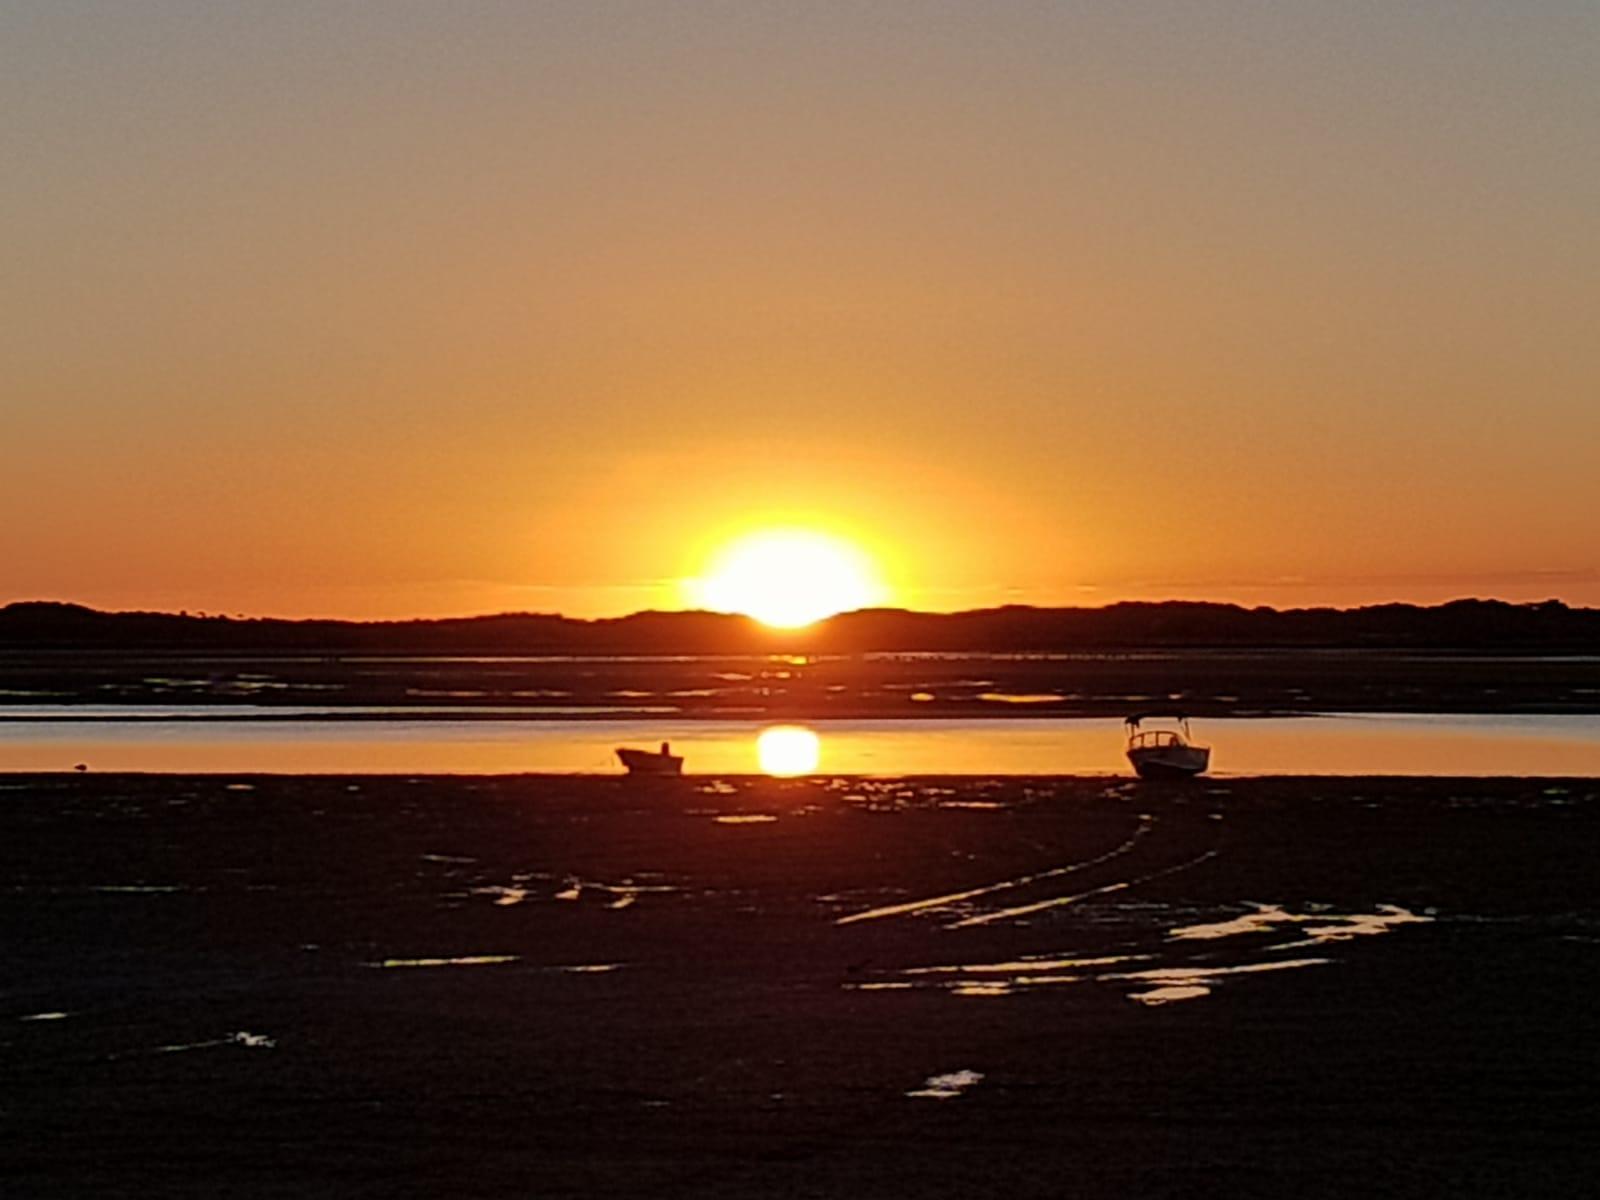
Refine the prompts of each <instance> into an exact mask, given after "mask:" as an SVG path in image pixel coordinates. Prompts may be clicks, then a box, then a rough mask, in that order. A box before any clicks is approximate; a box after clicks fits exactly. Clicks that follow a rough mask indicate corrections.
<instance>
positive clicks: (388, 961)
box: [361, 954, 522, 970]
mask: <svg viewBox="0 0 1600 1200" xmlns="http://www.w3.org/2000/svg"><path fill="white" fill-rule="evenodd" d="M521 958H522V956H521V955H520V954H464V955H460V956H458V957H456V958H385V959H383V960H382V961H380V962H369V963H362V964H361V965H362V966H364V967H379V968H382V969H385V970H387V969H389V968H392V967H492V966H497V965H499V964H500V963H514V962H518V961H520V960H521Z"/></svg>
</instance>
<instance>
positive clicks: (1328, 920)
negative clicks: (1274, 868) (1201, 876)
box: [1167, 903, 1433, 950]
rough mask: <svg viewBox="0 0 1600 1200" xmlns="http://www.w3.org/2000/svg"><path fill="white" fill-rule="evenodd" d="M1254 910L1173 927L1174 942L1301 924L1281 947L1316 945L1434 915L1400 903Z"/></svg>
mask: <svg viewBox="0 0 1600 1200" xmlns="http://www.w3.org/2000/svg"><path fill="white" fill-rule="evenodd" d="M1251 907H1252V908H1253V909H1254V910H1255V911H1254V912H1248V913H1243V914H1241V915H1240V916H1237V917H1232V918H1230V919H1228V920H1226V921H1213V922H1209V923H1206V924H1201V925H1184V926H1181V927H1179V928H1177V929H1173V930H1170V931H1169V932H1168V933H1167V937H1168V939H1169V940H1171V941H1214V940H1216V939H1219V938H1228V937H1242V936H1247V935H1249V934H1258V933H1272V932H1275V931H1276V930H1277V929H1278V928H1280V927H1281V926H1286V925H1287V926H1301V927H1302V928H1301V929H1300V933H1301V934H1302V935H1303V936H1302V937H1301V938H1300V939H1298V940H1296V941H1293V942H1285V943H1283V944H1281V945H1279V946H1278V947H1276V948H1277V949H1280V950H1282V949H1288V948H1289V947H1293V946H1314V945H1322V944H1324V943H1326V942H1341V941H1346V940H1348V939H1350V938H1355V937H1371V936H1374V935H1376V934H1383V933H1388V932H1389V930H1391V929H1393V928H1394V927H1395V926H1397V925H1426V924H1428V923H1430V922H1431V921H1432V920H1433V918H1432V917H1428V916H1423V915H1420V914H1418V913H1414V912H1412V911H1410V910H1409V909H1405V908H1401V907H1400V906H1399V905H1397V904H1380V905H1378V906H1377V910H1376V911H1375V912H1370V913H1334V912H1306V913H1292V912H1289V911H1288V910H1287V909H1285V908H1283V907H1282V906H1281V905H1277V904H1257V903H1252V904H1251Z"/></svg>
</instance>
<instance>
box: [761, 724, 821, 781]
mask: <svg viewBox="0 0 1600 1200" xmlns="http://www.w3.org/2000/svg"><path fill="white" fill-rule="evenodd" d="M821 759H822V742H821V740H820V739H819V738H818V737H817V735H816V734H815V733H813V732H812V731H811V730H809V729H807V728H806V727H805V726H804V725H774V726H772V727H771V728H768V729H763V730H762V731H761V733H760V734H759V735H758V736H757V737H756V761H758V762H759V763H760V764H761V769H762V770H763V771H765V772H766V773H767V774H768V775H776V776H777V777H778V778H780V779H792V778H794V777H795V776H797V775H809V774H811V773H812V772H813V771H815V770H816V769H817V764H818V762H820V761H821Z"/></svg>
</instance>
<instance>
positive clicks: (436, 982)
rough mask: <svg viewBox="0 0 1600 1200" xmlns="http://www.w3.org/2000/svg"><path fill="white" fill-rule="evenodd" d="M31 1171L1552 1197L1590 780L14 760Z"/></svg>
mask: <svg viewBox="0 0 1600 1200" xmlns="http://www.w3.org/2000/svg"><path fill="white" fill-rule="evenodd" d="M0 829H3V831H4V837H3V838H0V891H3V893H4V896H5V903H4V905H3V906H0V928H3V931H4V942H3V944H4V945H5V946H6V948H7V951H8V952H7V954H6V956H5V959H4V961H3V965H0V1058H3V1061H4V1062H5V1064H6V1067H5V1078H6V1083H7V1087H6V1089H5V1093H4V1095H3V1097H0V1178H5V1179H6V1180H8V1183H7V1194H8V1195H9V1194H16V1195H19V1196H28V1197H67V1196H72V1197H78V1196H89V1195H93V1196H141V1197H143V1196H155V1195H160V1196H178V1197H186V1196H196V1197H198V1196H215V1195H229V1196H240V1197H278V1196H283V1197H290V1196H295V1197H300V1196H329V1197H332V1196H338V1197H350V1196H373V1197H377V1196H393V1195H400V1194H413V1195H449V1196H502V1195H529V1196H539V1197H563V1196H574V1197H575V1196H585V1197H589V1196H609V1195H634V1196H666V1195H673V1196H677V1195H683V1196H688V1195H694V1196H712V1197H716V1196H741V1197H742V1196H773V1195H782V1196H819V1197H826V1196H851V1197H854V1196H883V1197H891V1196H893V1197H908V1196H911V1197H914V1196H953V1195H966V1196H1008V1197H1016V1196H1041V1197H1043V1196H1060V1195H1076V1196H1090V1197H1099V1196H1107V1197H1110V1196H1140V1197H1146V1196H1148V1197H1201V1196H1218V1197H1240V1196H1245V1197H1253V1196H1261V1197H1267V1196H1272V1197H1281V1196H1284V1195H1286V1194H1294V1195H1299V1196H1307V1195H1309V1196H1330V1197H1331V1196H1352V1195H1383V1196H1417V1197H1423V1196H1430V1197H1431V1196H1439V1195H1452V1196H1519V1197H1523V1196H1544V1195H1551V1196H1554V1195H1563V1196H1566V1195H1571V1194H1578V1193H1580V1192H1581V1190H1582V1189H1583V1188H1584V1187H1586V1186H1587V1184H1588V1181H1589V1179H1590V1178H1591V1177H1592V1173H1593V1172H1594V1171H1595V1170H1596V1169H1597V1168H1600V1149H1597V1148H1596V1146H1595V1144H1594V1138H1593V1130H1594V1128H1595V1126H1596V1120H1597V1118H1600V1081H1597V1078H1596V1071H1595V1067H1596V1064H1597V1063H1600V1044H1597V1042H1600V1039H1597V1037H1596V1022H1595V1018H1594V1016H1593V1013H1594V997H1593V991H1592V989H1593V985H1594V980H1595V978H1596V977H1597V975H1596V967H1597V965H1600V886H1597V884H1596V873H1595V870H1594V861H1593V858H1594V848H1595V846H1596V844H1597V838H1596V834H1597V832H1600V781H1595V780H1427V779H1272V778H1263V779H1249V780H1221V781H1218V780H1212V781H1200V782H1197V783H1195V784H1192V785H1185V786H1181V787H1164V788H1162V787H1150V786H1147V785H1141V784H1138V783H1135V782H1133V781H1130V780H1114V779H1111V780H1108V779H1081V780H1079V779H1006V780H999V779H973V778H960V779H917V780H860V779H814V780H800V781H778V780H768V779H756V778H736V777H730V778H727V779H695V780H686V781H683V782H681V783H678V784H671V785H656V786H649V787H637V786H631V785H629V783H628V782H627V781H624V780H620V779H609V778H572V777H553V776H542V777H541V776H502V777H485V778H468V777H462V778H419V779H415V780H408V779H404V778H393V777H385V778H370V777H368V778H349V777H338V778H297V777H284V776H262V777H254V778H250V777H231V778H230V777H225V776H224V777H217V776H208V777H191V778H183V777H173V776H94V775H91V776H82V777H78V776H5V777H0Z"/></svg>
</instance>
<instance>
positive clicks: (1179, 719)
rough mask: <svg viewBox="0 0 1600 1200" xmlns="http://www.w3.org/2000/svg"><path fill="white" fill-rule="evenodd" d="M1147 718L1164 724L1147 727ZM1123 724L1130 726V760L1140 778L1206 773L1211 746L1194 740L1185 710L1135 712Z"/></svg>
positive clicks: (1163, 777)
mask: <svg viewBox="0 0 1600 1200" xmlns="http://www.w3.org/2000/svg"><path fill="white" fill-rule="evenodd" d="M1146 721H1162V722H1165V724H1163V725H1161V726H1160V727H1159V728H1156V729H1144V728H1142V726H1143V724H1144V722H1146ZM1124 724H1125V725H1126V727H1127V730H1128V761H1129V762H1130V763H1132V764H1133V769H1134V770H1135V771H1137V772H1138V773H1139V777H1140V778H1141V779H1184V778H1188V777H1189V776H1191V775H1200V774H1202V773H1204V771H1205V770H1206V768H1207V767H1209V766H1210V765H1211V747H1210V746H1197V745H1195V744H1194V739H1193V736H1192V735H1191V734H1190V732H1189V718H1188V717H1186V716H1184V715H1183V714H1182V713H1178V712H1146V713H1135V714H1134V715H1133V716H1131V717H1129V718H1128V719H1127V721H1126V722H1124Z"/></svg>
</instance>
